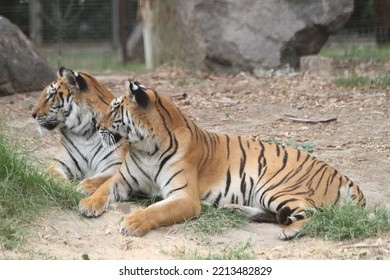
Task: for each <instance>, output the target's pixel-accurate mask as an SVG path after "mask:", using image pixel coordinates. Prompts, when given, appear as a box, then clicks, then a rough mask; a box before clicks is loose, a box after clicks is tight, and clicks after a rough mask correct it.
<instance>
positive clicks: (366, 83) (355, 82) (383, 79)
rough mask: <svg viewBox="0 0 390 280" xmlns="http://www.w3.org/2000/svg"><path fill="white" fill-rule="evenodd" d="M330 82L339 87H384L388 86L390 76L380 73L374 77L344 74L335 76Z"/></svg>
mask: <svg viewBox="0 0 390 280" xmlns="http://www.w3.org/2000/svg"><path fill="white" fill-rule="evenodd" d="M332 82H333V83H334V84H335V85H336V86H340V87H357V88H386V87H388V86H390V76H387V75H382V76H378V77H374V78H370V77H366V76H357V75H355V76H345V77H340V78H336V79H334V80H333V81H332Z"/></svg>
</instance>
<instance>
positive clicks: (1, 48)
mask: <svg viewBox="0 0 390 280" xmlns="http://www.w3.org/2000/svg"><path fill="white" fill-rule="evenodd" d="M0 34H1V35H0V96H1V95H6V94H13V93H16V92H26V91H33V90H41V89H42V88H43V87H44V86H46V85H47V84H48V83H49V82H51V81H52V80H54V79H55V71H54V70H53V69H52V68H51V67H50V66H49V65H48V64H47V63H46V62H45V60H44V59H43V58H42V57H41V56H40V55H39V54H38V53H37V52H36V51H35V50H34V48H33V46H32V44H31V42H30V41H29V40H28V39H27V37H26V36H25V35H24V34H23V32H22V31H21V30H20V29H19V28H18V27H17V26H16V25H14V24H12V23H11V22H10V21H9V20H8V19H6V18H4V17H2V16H0Z"/></svg>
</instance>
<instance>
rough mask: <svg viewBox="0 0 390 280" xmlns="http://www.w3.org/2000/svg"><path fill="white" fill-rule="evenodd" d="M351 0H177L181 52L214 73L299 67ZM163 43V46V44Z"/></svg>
mask: <svg viewBox="0 0 390 280" xmlns="http://www.w3.org/2000/svg"><path fill="white" fill-rule="evenodd" d="M353 3H354V1H353V0H321V1H312V0H299V1H293V0H278V1H274V0H262V1H259V0H241V1H237V0H215V1H209V0H187V1H177V17H176V20H177V21H178V25H179V26H180V28H181V34H182V36H181V45H182V47H181V50H180V51H181V53H182V58H183V60H187V64H191V65H194V63H195V64H197V66H200V67H202V68H206V69H208V70H211V71H213V72H220V73H232V72H233V73H234V72H238V71H253V70H254V69H256V68H265V67H269V68H277V67H280V66H283V65H285V64H289V65H290V66H292V67H294V68H298V67H299V61H300V57H301V56H305V55H311V54H316V53H318V52H319V51H320V50H321V47H322V46H323V45H324V44H325V42H326V41H327V39H328V37H329V35H331V34H334V33H335V32H337V31H338V30H339V29H340V28H341V27H342V26H343V25H344V23H345V22H346V21H347V20H348V19H349V17H350V16H351V14H352V11H353ZM162 47H164V46H162Z"/></svg>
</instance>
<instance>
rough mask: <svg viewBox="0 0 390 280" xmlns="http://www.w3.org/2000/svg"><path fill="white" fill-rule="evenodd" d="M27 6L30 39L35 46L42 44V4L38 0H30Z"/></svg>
mask: <svg viewBox="0 0 390 280" xmlns="http://www.w3.org/2000/svg"><path fill="white" fill-rule="evenodd" d="M29 3H30V6H29V14H30V15H29V16H30V18H29V20H30V24H29V26H30V39H31V40H32V41H33V42H34V44H35V46H39V45H41V44H42V4H41V1H40V0H31V1H30V2H29Z"/></svg>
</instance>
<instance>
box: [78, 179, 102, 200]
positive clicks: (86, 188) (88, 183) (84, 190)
mask: <svg viewBox="0 0 390 280" xmlns="http://www.w3.org/2000/svg"><path fill="white" fill-rule="evenodd" d="M99 186H100V185H96V184H94V183H93V180H91V179H84V180H82V181H81V182H80V184H78V186H77V191H78V192H79V193H81V194H84V195H88V196H89V195H91V194H93V193H94V192H95V191H96V190H97V189H98V188H99Z"/></svg>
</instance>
